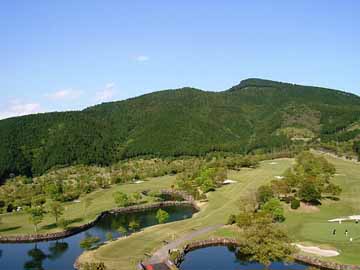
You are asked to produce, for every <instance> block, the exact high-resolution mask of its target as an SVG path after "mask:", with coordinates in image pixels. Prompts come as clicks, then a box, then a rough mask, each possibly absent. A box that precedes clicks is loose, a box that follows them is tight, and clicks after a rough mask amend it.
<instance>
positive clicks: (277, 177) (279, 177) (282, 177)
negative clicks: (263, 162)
mask: <svg viewBox="0 0 360 270" xmlns="http://www.w3.org/2000/svg"><path fill="white" fill-rule="evenodd" d="M275 178H276V179H279V180H281V179H284V176H281V175H277V176H275Z"/></svg>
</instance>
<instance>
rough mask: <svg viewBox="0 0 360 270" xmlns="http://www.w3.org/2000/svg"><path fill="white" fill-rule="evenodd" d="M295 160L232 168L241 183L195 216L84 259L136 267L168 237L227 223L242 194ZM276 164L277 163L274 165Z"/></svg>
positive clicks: (212, 198)
mask: <svg viewBox="0 0 360 270" xmlns="http://www.w3.org/2000/svg"><path fill="white" fill-rule="evenodd" d="M291 162H292V160H290V159H279V160H276V161H265V162H262V163H261V166H260V167H259V168H257V169H243V170H241V171H240V172H235V171H231V172H230V173H229V175H228V178H229V179H233V180H236V181H237V183H235V184H231V185H227V186H224V187H222V188H220V189H218V190H217V191H215V192H212V193H210V194H209V202H208V203H207V204H206V205H205V206H203V209H202V210H201V211H200V212H199V213H198V214H196V215H195V216H194V217H193V218H191V219H188V220H182V221H179V222H174V223H168V224H162V225H156V226H153V227H149V228H146V229H145V230H144V231H142V232H140V233H136V234H133V235H131V236H130V237H128V238H121V239H118V240H116V241H114V242H111V243H109V244H107V245H104V246H102V247H100V248H99V249H97V250H94V251H90V252H86V253H84V254H83V255H82V256H81V259H80V261H103V262H104V263H105V264H106V266H107V267H108V268H109V269H114V270H115V269H116V270H125V269H126V270H127V269H136V268H135V265H136V263H138V262H139V261H140V260H142V259H144V258H146V255H145V254H148V253H150V254H151V253H152V252H153V251H155V250H156V249H157V248H159V247H161V246H162V245H163V241H164V240H171V239H175V238H177V237H179V236H181V235H183V234H186V233H188V232H190V231H192V230H194V229H198V228H201V227H206V226H210V225H214V224H222V223H226V221H227V218H228V216H229V215H230V214H233V213H237V212H238V209H239V197H240V195H241V194H245V193H247V192H254V191H255V190H256V189H257V187H258V186H259V185H261V184H264V183H266V182H267V181H270V180H271V179H272V178H273V177H274V176H276V175H280V174H281V173H283V172H284V171H285V169H286V168H288V167H289V166H290V164H291ZM273 163H275V164H273Z"/></svg>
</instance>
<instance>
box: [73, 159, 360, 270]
mask: <svg viewBox="0 0 360 270" xmlns="http://www.w3.org/2000/svg"><path fill="white" fill-rule="evenodd" d="M327 159H328V160H329V161H330V162H331V163H333V164H334V165H335V167H336V170H337V173H336V175H335V177H334V179H333V181H334V183H336V184H339V185H340V186H341V187H342V189H343V192H342V194H341V196H340V197H339V200H337V201H335V200H323V201H322V205H319V206H316V207H312V208H311V209H308V208H307V207H300V208H299V209H297V210H291V209H290V207H286V206H285V209H286V220H285V222H284V223H283V226H284V228H285V229H286V230H287V231H288V233H289V236H290V237H291V238H292V240H293V241H294V242H296V243H302V244H304V245H309V246H318V247H321V248H326V249H336V250H338V251H339V253H340V255H339V256H336V257H332V258H324V259H326V260H334V261H336V262H340V263H346V264H359V263H360V258H359V256H358V254H359V253H360V225H359V224H355V222H352V223H350V222H345V223H342V224H334V223H330V222H328V220H329V219H333V218H336V217H341V216H348V215H353V214H358V213H359V212H360V205H359V202H360V197H359V192H360V175H358V173H357V171H358V170H359V166H360V165H359V164H357V163H354V162H351V161H345V160H342V159H339V158H334V157H330V156H328V157H327ZM293 162H294V161H293V160H292V159H276V160H272V161H263V162H261V164H260V166H259V167H258V168H256V169H242V170H241V171H236V172H235V171H230V172H229V173H228V178H229V179H232V180H235V181H236V183H234V184H230V185H226V186H224V187H222V188H219V189H218V190H216V191H215V192H211V193H209V194H208V202H207V203H202V204H201V211H200V212H199V213H197V214H196V215H195V216H194V217H193V218H191V219H188V220H183V221H178V222H175V223H171V224H163V225H156V226H153V227H150V228H146V229H145V230H143V231H141V232H139V233H135V234H133V235H131V236H129V237H127V238H121V239H118V240H116V241H113V242H110V243H107V244H106V245H104V246H101V247H99V248H98V249H95V250H92V251H88V252H86V253H84V254H83V255H82V256H81V257H80V262H84V261H102V262H104V263H105V264H106V266H107V267H109V269H134V267H135V265H136V264H137V263H138V262H139V261H143V260H147V259H148V257H149V256H150V255H151V254H152V253H153V252H155V251H156V250H157V249H159V248H160V247H161V246H163V245H164V243H165V242H169V241H172V240H174V239H178V238H181V237H182V236H184V235H187V234H189V233H190V232H192V231H196V230H199V229H201V228H203V227H210V226H213V225H219V224H224V223H226V220H227V218H228V216H229V215H230V214H233V213H237V211H238V209H239V198H240V197H241V196H246V195H247V194H251V193H254V192H255V191H256V189H257V188H258V187H259V186H260V185H263V184H265V183H267V182H269V181H270V180H271V179H273V178H274V177H276V176H279V175H281V174H282V173H283V172H284V171H285V170H286V169H287V168H288V167H289V166H291V164H292V163H293ZM163 181H168V179H166V178H164V179H163ZM335 228H336V230H337V232H338V233H337V234H336V235H333V234H332V231H333V229H335ZM346 229H347V230H348V231H349V236H345V234H344V232H345V230H346ZM235 233H236V232H235V230H234V229H233V228H232V227H231V226H230V227H229V226H226V227H222V228H220V229H217V230H215V231H211V232H206V233H204V234H203V235H198V236H196V237H195V238H194V239H202V238H204V239H205V238H209V237H212V236H222V237H232V236H233V235H234V234H235ZM350 236H351V237H352V238H353V241H352V242H350V241H349V238H350ZM194 239H191V240H194Z"/></svg>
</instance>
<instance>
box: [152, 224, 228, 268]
mask: <svg viewBox="0 0 360 270" xmlns="http://www.w3.org/2000/svg"><path fill="white" fill-rule="evenodd" d="M222 226H223V225H220V224H219V225H214V226H209V227H205V228H202V229H199V230H196V231H193V232H191V233H189V234H186V235H184V236H182V237H180V238H178V239H176V240H174V241H172V242H170V243H168V244H167V245H165V246H163V247H162V248H160V249H158V250H157V251H156V252H155V253H154V254H153V256H152V257H151V258H150V259H149V260H148V261H147V264H156V263H161V262H164V261H165V260H166V259H167V257H168V252H169V250H171V249H175V248H177V247H179V246H180V245H181V244H184V243H185V242H186V241H190V240H192V239H194V238H195V237H198V236H200V235H202V234H205V233H208V232H211V231H214V230H216V229H219V228H221V227H222Z"/></svg>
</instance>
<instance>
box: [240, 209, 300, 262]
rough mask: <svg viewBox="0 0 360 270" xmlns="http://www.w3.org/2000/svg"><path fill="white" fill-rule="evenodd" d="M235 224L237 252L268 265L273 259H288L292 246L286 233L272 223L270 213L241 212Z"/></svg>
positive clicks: (289, 258) (292, 250) (292, 249)
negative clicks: (238, 232) (238, 228)
mask: <svg viewBox="0 0 360 270" xmlns="http://www.w3.org/2000/svg"><path fill="white" fill-rule="evenodd" d="M237 224H238V226H239V227H240V228H241V230H242V232H241V233H240V234H239V236H238V237H239V252H241V253H242V254H244V255H245V256H247V257H248V259H249V260H251V261H253V260H254V261H258V262H260V263H262V264H264V265H267V266H268V265H269V264H270V263H271V262H274V261H290V260H291V255H292V254H293V252H294V248H293V246H292V245H291V240H290V238H289V237H288V236H287V235H286V233H285V232H284V231H283V230H281V229H280V228H279V227H278V226H277V225H275V224H274V223H273V218H272V217H271V215H269V214H267V213H265V212H242V213H240V214H239V217H238V219H237Z"/></svg>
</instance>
